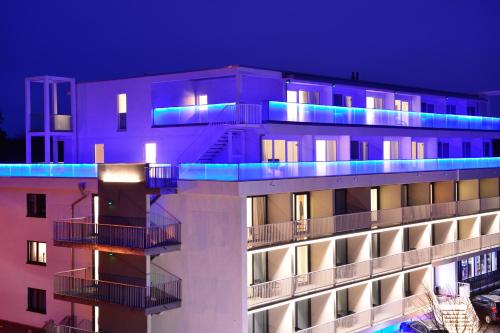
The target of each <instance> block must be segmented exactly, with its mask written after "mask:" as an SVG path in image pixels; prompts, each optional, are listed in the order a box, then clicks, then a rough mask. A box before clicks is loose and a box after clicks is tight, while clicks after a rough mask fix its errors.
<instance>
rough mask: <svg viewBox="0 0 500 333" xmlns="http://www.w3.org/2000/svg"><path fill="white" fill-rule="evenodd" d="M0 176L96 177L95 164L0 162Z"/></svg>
mask: <svg viewBox="0 0 500 333" xmlns="http://www.w3.org/2000/svg"><path fill="white" fill-rule="evenodd" d="M0 177H54V178H97V165H96V164H0Z"/></svg>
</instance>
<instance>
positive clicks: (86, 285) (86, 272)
mask: <svg viewBox="0 0 500 333" xmlns="http://www.w3.org/2000/svg"><path fill="white" fill-rule="evenodd" d="M123 278H124V279H126V277H123ZM155 280H156V281H155V283H153V284H151V285H149V286H147V285H145V284H143V285H138V284H129V283H120V282H114V281H106V280H96V279H94V278H93V277H92V269H90V268H82V269H75V270H70V271H65V272H60V273H56V274H55V277H54V294H55V295H58V296H63V297H69V298H72V299H76V300H83V301H86V302H89V301H90V302H94V303H98V302H105V303H112V304H118V305H123V306H126V307H129V308H134V309H146V308H151V307H157V306H166V305H169V304H174V303H178V302H180V301H181V283H182V280H181V279H179V278H178V277H176V276H175V275H172V274H168V275H166V274H165V275H163V276H162V278H161V279H158V278H157V279H155Z"/></svg>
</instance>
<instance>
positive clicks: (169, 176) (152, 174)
mask: <svg viewBox="0 0 500 333" xmlns="http://www.w3.org/2000/svg"><path fill="white" fill-rule="evenodd" d="M144 172H145V179H146V188H148V189H160V190H162V189H163V190H164V191H163V192H169V189H170V190H171V191H170V192H175V188H176V187H177V178H178V176H179V169H178V168H177V167H176V166H173V165H170V164H150V165H148V166H147V167H146V168H145V170H144Z"/></svg>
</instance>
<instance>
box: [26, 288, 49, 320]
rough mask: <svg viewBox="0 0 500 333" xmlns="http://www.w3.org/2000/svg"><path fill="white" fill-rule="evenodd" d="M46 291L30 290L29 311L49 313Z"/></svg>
mask: <svg viewBox="0 0 500 333" xmlns="http://www.w3.org/2000/svg"><path fill="white" fill-rule="evenodd" d="M45 302H46V291H45V290H42V289H35V288H28V311H31V312H38V313H43V314H45V313H47V309H46V305H45Z"/></svg>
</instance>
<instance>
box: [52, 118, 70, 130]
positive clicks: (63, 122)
mask: <svg viewBox="0 0 500 333" xmlns="http://www.w3.org/2000/svg"><path fill="white" fill-rule="evenodd" d="M71 120H72V117H71V115H65V114H54V115H52V116H51V118H50V121H51V122H50V126H51V130H52V131H54V132H71V129H72V127H71V125H72V124H71Z"/></svg>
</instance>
